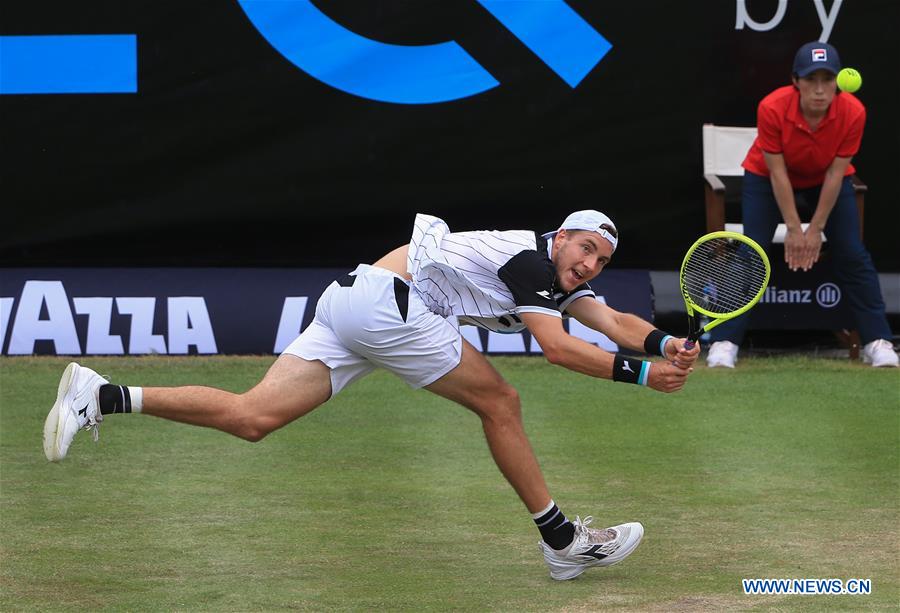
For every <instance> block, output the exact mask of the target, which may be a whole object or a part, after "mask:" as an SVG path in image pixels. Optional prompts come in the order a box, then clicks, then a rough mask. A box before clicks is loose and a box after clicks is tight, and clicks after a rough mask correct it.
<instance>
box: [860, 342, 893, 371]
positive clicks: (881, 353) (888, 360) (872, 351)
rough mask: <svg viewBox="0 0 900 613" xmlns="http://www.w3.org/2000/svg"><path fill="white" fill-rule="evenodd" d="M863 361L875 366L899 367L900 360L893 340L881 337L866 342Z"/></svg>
mask: <svg viewBox="0 0 900 613" xmlns="http://www.w3.org/2000/svg"><path fill="white" fill-rule="evenodd" d="M863 363H864V364H871V365H872V366H874V367H875V368H884V367H888V368H897V366H898V365H900V360H898V358H897V352H896V351H894V345H893V344H892V343H891V341H889V340H885V339H883V338H880V339H878V340H874V341H872V342H871V343H866V346H865V347H863Z"/></svg>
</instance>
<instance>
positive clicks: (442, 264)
mask: <svg viewBox="0 0 900 613" xmlns="http://www.w3.org/2000/svg"><path fill="white" fill-rule="evenodd" d="M549 253H550V244H548V241H546V240H544V239H543V238H542V237H540V236H539V235H538V234H536V233H535V232H531V231H528V230H508V231H502V232H501V231H496V230H494V231H479V232H455V233H454V232H450V228H449V227H447V224H446V223H444V221H443V220H442V219H438V218H437V217H433V216H431V215H423V214H421V213H420V214H419V215H416V221H415V227H414V228H413V235H412V239H411V240H410V243H409V255H408V257H407V271H408V272H409V273H410V274H411V275H412V285H413V287H414V288H415V289H416V290H417V291H418V292H419V294H420V295H421V296H422V298H423V299H424V301H425V303H426V304H427V305H428V308H429V309H430V310H431V311H433V312H435V313H437V314H439V315H442V316H443V317H450V316H456V317H458V318H459V322H460V323H461V324H474V325H477V326H481V327H482V328H486V329H488V330H492V331H494V332H519V331H521V330H522V329H523V328H524V327H525V325H524V324H523V323H522V320H521V318H520V317H519V316H518V315H519V314H520V313H545V314H548V315H555V316H556V317H561V316H562V314H563V313H564V312H565V310H566V307H568V306H569V305H570V304H571V303H572V301H574V300H576V299H577V298H581V297H582V296H594V292H593V290H591V288H590V286H589V285H588V284H587V283H583V284H581V285H580V286H578V287H577V288H575V289H574V290H572V291H571V292H562V291H559V290H557V289H556V287H555V281H556V269H555V267H554V266H553V263H552V262H551V261H550V256H549Z"/></svg>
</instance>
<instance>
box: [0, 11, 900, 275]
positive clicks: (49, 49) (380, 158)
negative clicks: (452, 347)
mask: <svg viewBox="0 0 900 613" xmlns="http://www.w3.org/2000/svg"><path fill="white" fill-rule="evenodd" d="M898 23H900V3H898V2H896V1H895V0H864V1H863V0H853V1H849V0H848V1H841V0H790V1H788V0H707V1H705V2H666V1H662V0H642V1H641V2H601V1H595V0H520V1H516V2H506V1H503V0H454V1H452V2H448V1H446V0H372V1H366V2H360V1H358V0H215V1H213V0H190V1H178V2H176V1H174V0H156V1H153V2H148V1H131V2H121V1H118V0H116V1H114V0H83V1H75V0H65V1H63V0H52V1H41V0H29V1H27V2H26V1H24V0H14V1H11V0H7V1H6V2H4V3H3V7H2V15H0V202H2V212H3V221H2V232H0V265H3V266H7V267H28V266H50V267H59V266H101V267H102V266H152V267H159V266H176V267H177V266H226V267H234V266H261V267H265V266H270V267H271V266H280V267H295V266H310V267H314V266H317V267H339V268H347V267H350V266H352V265H354V264H355V263H356V262H358V261H373V260H374V259H376V258H378V257H380V256H381V255H382V254H383V253H385V252H387V251H388V250H389V249H392V248H393V247H396V246H397V245H400V244H402V243H405V242H406V241H408V240H409V235H410V230H411V226H412V220H413V217H414V214H415V213H416V212H426V213H430V214H434V215H438V216H440V217H442V218H443V219H445V220H447V222H448V223H449V225H450V227H451V228H452V229H453V230H455V231H462V230H472V229H492V228H496V229H533V230H537V231H547V230H551V229H554V228H555V227H557V226H558V224H559V223H560V221H561V220H562V219H563V218H564V217H565V215H566V214H567V213H569V212H571V211H572V210H576V209H580V208H588V207H590V208H598V209H600V210H603V211H605V212H606V213H608V214H609V215H610V216H611V217H612V218H613V219H614V220H615V221H616V223H617V225H618V226H619V229H620V232H621V237H622V240H621V245H620V248H619V250H618V251H617V253H616V265H617V266H619V267H625V268H641V269H655V270H674V269H676V268H677V267H678V265H679V263H680V261H681V256H682V254H683V253H684V251H685V250H686V248H687V247H688V246H689V245H690V244H691V243H692V242H693V240H694V239H695V238H696V237H697V236H698V235H699V234H701V233H702V232H703V230H704V214H703V193H702V190H703V186H702V166H701V126H702V124H703V123H705V122H711V123H717V124H723V125H744V126H752V125H754V123H755V110H756V105H757V103H758V101H759V100H760V99H761V98H762V97H763V96H764V95H766V94H767V93H768V92H769V91H771V90H772V89H774V88H776V87H778V86H781V85H785V84H787V83H788V82H789V73H790V66H791V62H792V58H793V54H794V51H795V50H796V49H797V47H799V46H800V45H801V44H802V43H805V42H807V41H812V40H823V41H828V42H830V43H832V44H834V45H836V46H837V48H838V49H839V50H840V52H841V56H842V59H843V62H844V64H846V65H848V66H852V67H854V68H857V69H858V70H859V71H860V72H861V74H862V76H863V87H862V89H861V90H860V91H859V92H858V94H857V95H858V97H859V98H860V100H862V101H863V103H864V104H866V106H867V109H868V123H867V127H866V132H865V137H864V138H863V144H862V149H861V151H860V152H859V153H858V155H857V156H855V158H854V164H855V165H856V167H857V169H858V172H859V175H860V176H861V178H862V179H863V180H864V181H865V182H866V183H867V184H868V186H869V191H868V194H867V200H866V202H867V206H866V239H867V243H868V245H869V247H870V250H871V251H872V253H873V256H874V260H875V263H876V266H877V267H878V268H879V270H881V271H882V272H887V271H898V270H900V251H898V250H897V249H895V248H893V247H892V245H894V244H895V239H894V234H895V233H896V228H897V226H898V223H897V222H898V218H900V215H898V212H897V204H898V202H900V189H898V186H897V181H896V169H895V166H896V161H895V158H896V152H897V151H898V150H900V128H898V116H897V113H896V108H897V104H896V74H897V70H896V57H897V54H896V52H894V51H893V49H892V47H891V45H890V41H891V40H892V39H893V36H894V30H895V29H896V27H897V24H898Z"/></svg>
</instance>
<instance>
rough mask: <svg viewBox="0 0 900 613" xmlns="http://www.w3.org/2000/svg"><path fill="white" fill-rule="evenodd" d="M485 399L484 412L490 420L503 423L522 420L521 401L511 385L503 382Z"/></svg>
mask: <svg viewBox="0 0 900 613" xmlns="http://www.w3.org/2000/svg"><path fill="white" fill-rule="evenodd" d="M485 400H486V402H487V403H488V406H486V407H485V411H484V413H485V416H486V417H487V418H489V419H490V420H491V421H492V422H494V423H497V424H501V425H503V424H510V423H519V422H521V421H522V402H521V400H520V399H519V392H518V391H516V388H514V387H513V386H511V385H509V384H505V385H503V386H502V387H501V388H499V389H498V390H497V392H496V393H495V394H492V395H491V396H490V397H489V398H486V399H485Z"/></svg>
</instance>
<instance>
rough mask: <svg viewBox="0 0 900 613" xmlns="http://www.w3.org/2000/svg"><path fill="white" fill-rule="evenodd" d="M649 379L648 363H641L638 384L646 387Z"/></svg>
mask: <svg viewBox="0 0 900 613" xmlns="http://www.w3.org/2000/svg"><path fill="white" fill-rule="evenodd" d="M649 377H650V362H641V374H639V375H638V384H640V385H647V379H648V378H649Z"/></svg>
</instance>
